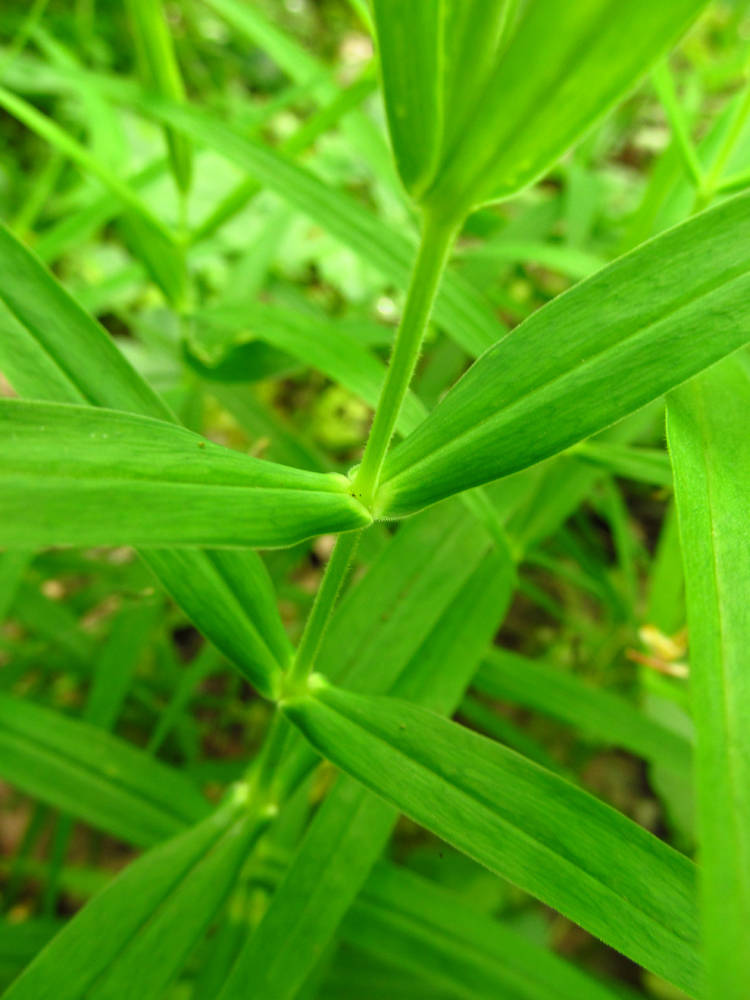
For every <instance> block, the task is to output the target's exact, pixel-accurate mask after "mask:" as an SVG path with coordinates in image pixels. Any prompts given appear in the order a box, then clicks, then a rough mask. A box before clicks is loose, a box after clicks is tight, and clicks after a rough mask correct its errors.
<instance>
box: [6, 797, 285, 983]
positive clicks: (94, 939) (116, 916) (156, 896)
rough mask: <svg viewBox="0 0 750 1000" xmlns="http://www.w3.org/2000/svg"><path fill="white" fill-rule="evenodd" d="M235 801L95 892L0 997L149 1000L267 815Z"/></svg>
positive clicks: (201, 930) (225, 891)
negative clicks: (254, 814)
mask: <svg viewBox="0 0 750 1000" xmlns="http://www.w3.org/2000/svg"><path fill="white" fill-rule="evenodd" d="M246 808H247V807H246V805H245V803H244V802H243V801H242V797H241V796H240V795H235V797H234V801H232V800H231V799H230V801H228V802H227V803H226V804H224V805H223V806H221V807H220V808H219V809H218V810H217V811H216V812H215V813H214V814H213V815H211V816H209V817H208V818H207V819H204V820H203V822H201V823H199V824H198V825H197V826H195V827H193V828H192V829H190V830H188V831H187V832H185V833H182V834H181V835H179V836H177V837H174V838H172V839H171V840H168V841H167V842H166V843H165V844H161V845H159V846H158V847H156V848H154V849H153V850H151V851H149V852H148V853H147V854H145V855H144V856H143V857H142V858H140V859H139V860H138V861H135V862H133V863H132V864H131V865H129V866H128V868H126V869H125V871H124V872H123V873H122V874H121V875H119V876H118V877H117V878H116V879H115V880H114V881H113V882H111V883H110V884H109V885H108V886H107V887H106V888H105V889H103V890H102V891H101V892H100V893H99V894H98V895H97V896H95V897H94V899H92V900H91V902H90V903H88V905H87V906H86V907H84V909H83V910H81V912H80V913H79V914H78V915H77V916H76V917H75V918H74V919H73V920H71V921H70V922H69V923H68V924H66V926H65V928H64V929H63V930H62V931H61V932H60V933H59V934H58V935H57V937H55V938H54V939H53V940H52V941H51V943H50V944H49V945H48V946H47V947H46V948H45V949H44V950H43V951H42V952H41V953H40V954H39V956H38V957H37V958H36V960H35V961H34V962H32V964H31V965H30V966H29V967H28V968H27V969H26V970H25V971H24V973H23V974H22V975H21V976H20V977H19V978H18V979H17V980H16V982H15V983H14V984H13V985H12V986H11V987H10V989H9V990H8V992H7V993H6V994H5V997H6V998H7V1000H32V998H33V1000H53V998H54V1000H84V998H86V1000H115V998H116V1000H156V998H157V997H160V996H162V995H163V991H164V990H165V989H166V987H167V986H168V985H169V983H170V982H171V980H172V979H173V978H174V976H175V975H176V974H177V973H178V972H179V970H180V968H181V967H182V965H183V964H184V962H185V960H186V959H187V958H188V956H189V955H190V952H191V951H192V949H193V948H194V947H195V945H196V944H197V943H198V941H199V940H200V939H201V938H202V937H203V935H204V934H205V932H206V929H207V928H208V926H209V925H210V924H211V922H212V920H213V919H214V916H215V915H216V912H217V910H218V909H219V907H220V906H221V905H222V903H223V902H224V900H225V899H226V897H227V896H228V895H229V893H230V892H231V890H232V889H233V887H234V885H235V881H236V878H237V875H238V873H239V870H240V867H241V866H242V863H243V861H244V860H245V858H246V856H247V853H248V851H249V850H250V848H251V847H252V845H253V843H254V841H255V840H256V839H257V837H258V835H259V833H260V832H261V831H262V829H263V826H264V825H265V824H266V823H267V818H263V819H260V820H259V819H258V818H257V817H256V816H253V815H250V814H248V813H247V812H246Z"/></svg>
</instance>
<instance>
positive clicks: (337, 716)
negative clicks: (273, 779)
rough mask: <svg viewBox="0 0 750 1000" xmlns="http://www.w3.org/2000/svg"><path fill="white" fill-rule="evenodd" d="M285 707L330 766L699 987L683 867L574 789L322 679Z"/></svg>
mask: <svg viewBox="0 0 750 1000" xmlns="http://www.w3.org/2000/svg"><path fill="white" fill-rule="evenodd" d="M313 690H314V695H312V696H307V697H304V698H300V699H299V700H293V701H291V700H290V701H289V702H287V703H286V704H285V710H286V712H287V713H288V715H289V717H290V718H291V719H292V721H294V722H295V723H296V724H297V725H298V726H299V727H300V728H301V729H302V731H303V732H304V733H305V735H306V736H307V738H308V739H309V740H310V741H311V742H312V744H313V745H314V746H315V747H316V748H317V749H318V750H319V751H320V752H321V753H322V754H324V755H325V756H326V757H328V759H329V760H331V761H333V762H334V763H335V764H337V765H338V766H339V767H342V768H343V769H345V770H346V771H347V772H348V773H349V774H351V775H353V776H354V777H356V778H357V779H358V780H359V781H361V782H363V783H364V784H366V785H367V786H368V787H369V788H371V789H372V790H373V791H375V792H376V793H377V794H379V795H381V796H383V797H384V798H385V799H386V800H387V801H389V802H391V803H392V804H393V805H395V806H397V807H398V808H399V809H401V810H402V811H403V812H405V813H406V814H407V815H408V816H410V817H411V818H412V819H413V820H415V821H416V822H418V823H421V824H422V825H424V826H426V827H427V828H428V829H429V830H432V832H433V833H435V834H437V835H438V836H439V837H442V838H443V839H444V840H446V841H448V842H449V843H451V844H453V845H454V846H455V847H457V848H459V850H462V851H464V852H465V853H467V854H469V855H470V856H471V857H473V858H475V859H476V860H477V861H479V862H481V863H482V864H484V865H486V866H487V867H488V868H490V869H491V870H493V871H495V872H497V874H499V875H501V876H502V877H504V878H507V879H509V880H510V881H512V882H514V883H515V884H516V885H519V886H520V887H521V888H523V889H525V890H526V891H527V892H530V893H531V894H532V895H535V896H537V897H538V898H539V899H541V900H543V901H544V902H546V903H547V904H548V905H550V906H553V907H555V909H557V910H559V911H560V912H561V913H563V914H565V915H566V916H567V917H569V918H570V919H571V920H574V921H575V922H576V923H579V924H580V925H581V926H582V927H584V928H586V930H588V931H590V932H591V933H593V934H595V935H596V936H597V937H600V938H601V939H602V940H603V941H606V942H607V943H608V944H610V945H611V946H612V947H614V948H617V949H618V950H620V951H622V952H623V953H624V954H626V955H627V956H628V957H630V958H632V959H633V960H634V961H636V962H638V963H640V964H641V965H643V966H645V967H646V968H647V969H651V970H652V971H654V972H656V973H658V974H659V975H662V976H664V977H665V978H666V979H669V980H670V981H671V982H673V983H675V984H676V985H678V986H680V988H682V989H685V990H687V991H688V992H690V993H697V992H700V989H701V966H700V960H699V958H698V955H697V951H696V949H697V945H698V931H697V912H696V899H695V873H694V869H693V866H692V865H691V863H690V862H689V861H688V860H687V859H686V858H684V857H682V856H681V855H679V854H677V853H676V852H675V851H673V850H672V849H671V848H669V847H667V846H666V845H665V844H664V843H662V842H661V841H659V840H657V839H656V837H654V836H652V835H651V834H649V833H647V832H646V831H645V830H643V829H642V828H641V827H639V826H637V825H636V824H635V823H633V822H632V821H631V820H628V819H626V818H625V817H624V816H622V815H621V814H620V813H618V812H616V811H615V810H614V809H611V808H610V807H609V806H606V805H604V804H603V803H601V802H599V801H598V800H596V799H594V798H593V797H592V796H590V795H588V794H587V793H585V792H583V791H581V790H579V789H578V788H576V787H575V786H574V785H570V784H568V783H567V782H566V781H565V780H563V779H562V778H559V777H558V776H557V775H555V774H552V773H551V772H548V771H545V770H544V769H543V768H540V767H539V766H537V765H535V764H532V763H530V762H528V761H526V760H525V759H524V758H523V757H520V756H519V755H518V754H515V753H514V752H513V751H511V750H507V749H506V748H505V747H501V746H500V745H498V744H496V743H493V742H491V741H490V740H487V739H484V738H483V737H481V736H478V735H477V734H476V733H473V732H471V731H469V730H466V729H463V728H462V727H460V726H458V725H456V724H455V723H452V722H449V721H447V720H445V719H441V718H440V717H439V716H437V715H434V714H432V713H431V712H427V711H425V710H424V709H422V708H418V707H416V706H413V705H409V704H407V703H405V702H399V701H396V700H394V699H383V698H371V697H364V696H361V695H353V694H349V693H347V692H344V691H342V690H340V689H338V688H333V687H331V686H330V685H329V684H328V683H327V682H326V681H325V680H323V679H322V678H320V679H319V680H316V681H315V682H314V683H313Z"/></svg>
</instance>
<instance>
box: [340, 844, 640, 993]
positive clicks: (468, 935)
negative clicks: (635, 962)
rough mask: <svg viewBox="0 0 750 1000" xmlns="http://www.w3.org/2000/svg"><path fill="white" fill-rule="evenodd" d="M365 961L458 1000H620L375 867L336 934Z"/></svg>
mask: <svg viewBox="0 0 750 1000" xmlns="http://www.w3.org/2000/svg"><path fill="white" fill-rule="evenodd" d="M342 937H343V939H344V941H345V942H346V943H347V944H348V945H350V946H353V947H355V948H358V949H359V950H361V951H362V952H364V953H365V954H369V955H372V956H373V957H375V958H379V959H380V960H381V961H383V962H384V963H385V964H387V965H395V966H396V967H397V968H399V969H402V970H404V971H407V972H414V973H417V974H418V975H420V977H423V978H424V979H426V980H428V981H429V982H431V983H432V984H433V985H434V986H435V987H439V988H440V987H442V988H444V989H447V990H448V991H449V992H450V993H451V994H452V995H455V996H456V997H462V998H464V1000H487V998H488V997H502V998H503V1000H615V998H616V997H618V996H619V995H620V994H619V993H618V992H615V991H613V990H610V989H609V988H608V987H607V986H605V985H604V983H599V982H598V981H597V980H596V979H594V978H593V977H591V976H588V975H586V973H585V972H582V971H580V970H579V969H577V968H576V967H575V966H574V965H572V964H571V963H570V962H566V961H564V960H563V959H562V958H560V957H559V956H557V955H555V954H554V952H551V951H547V950H546V949H545V948H541V947H539V945H537V944H535V943H533V942H532V941H530V940H529V939H528V938H527V937H525V936H522V935H520V934H519V933H517V932H516V931H513V930H512V929H511V928H510V927H508V926H506V925H504V924H503V923H502V922H500V921H498V920H492V919H491V918H490V917H487V916H484V915H483V914H481V913H477V912H476V910H473V909H470V908H469V907H468V906H466V904H465V903H464V902H463V901H462V900H461V899H460V898H459V897H458V896H456V895H455V894H453V893H450V892H447V891H446V890H445V889H442V888H440V887H439V886H437V885H434V884H433V883H431V882H429V881H428V880H427V879H425V878H422V877H420V876H419V875H416V874H415V873H414V872H410V871H408V870H407V869H405V868H397V867H396V866H395V865H392V864H387V863H381V864H379V865H378V866H377V867H376V869H375V870H374V871H373V873H372V875H371V876H370V878H369V879H368V880H367V883H366V884H365V887H364V890H363V892H362V893H361V895H360V896H359V898H358V900H357V902H356V904H355V905H354V907H353V908H352V910H351V913H350V914H349V915H348V916H347V918H346V921H345V922H344V925H343V928H342Z"/></svg>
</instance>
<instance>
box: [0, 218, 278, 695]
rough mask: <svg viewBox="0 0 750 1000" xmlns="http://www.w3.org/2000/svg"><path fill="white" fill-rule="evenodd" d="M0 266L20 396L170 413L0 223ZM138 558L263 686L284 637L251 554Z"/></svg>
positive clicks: (5, 357) (1, 312) (8, 367)
mask: <svg viewBox="0 0 750 1000" xmlns="http://www.w3.org/2000/svg"><path fill="white" fill-rule="evenodd" d="M0 265H1V266H0V300H1V302H0V332H1V334H2V335H0V369H1V370H2V371H3V373H4V375H5V376H6V377H7V378H8V379H9V380H10V382H11V384H12V385H13V387H14V388H15V389H16V391H17V392H18V393H19V394H20V395H22V396H26V397H31V398H35V399H48V400H54V401H55V402H60V403H85V402H88V403H92V404H94V405H95V406H106V407H110V408H112V409H117V410H126V411H128V412H132V413H139V414H142V415H144V416H147V417H155V418H157V419H161V420H171V419H174V418H173V416H172V414H171V411H170V410H169V408H168V407H167V406H166V404H165V403H164V402H163V400H161V398H160V397H159V396H158V395H157V394H156V393H155V392H154V391H153V389H151V387H150V386H149V385H148V384H147V383H146V382H145V381H144V380H143V379H142V378H141V377H140V376H139V375H138V374H137V372H136V371H135V370H134V369H133V368H132V367H131V366H130V365H129V364H128V362H127V361H126V360H125V358H124V357H123V356H122V354H121V353H120V352H119V351H118V350H117V348H116V346H115V345H114V343H113V342H112V338H111V337H110V336H109V335H108V334H107V333H106V332H105V331H104V329H103V328H102V327H101V325H100V324H99V323H97V322H96V321H95V320H94V319H92V318H91V316H89V315H88V314H87V313H86V312H85V311H84V310H83V309H82V308H81V306H80V305H79V304H78V303H77V302H76V301H75V300H74V299H73V298H72V297H71V296H70V295H69V294H68V293H67V292H66V291H65V289H64V288H63V287H62V285H61V284H60V283H59V282H58V281H57V280H56V279H55V278H54V277H53V276H52V275H51V274H50V273H49V271H47V270H46V269H45V268H44V266H43V265H42V264H41V262H40V261H39V260H38V259H37V258H36V257H35V256H34V255H33V254H32V253H31V252H30V251H29V250H28V249H26V247H24V246H23V244H22V243H20V242H19V241H18V240H17V239H16V238H15V237H14V236H13V235H12V234H11V233H10V232H9V231H8V230H7V229H6V228H4V227H3V226H0ZM147 561H148V562H149V565H150V566H151V567H152V569H153V570H154V572H155V573H156V574H157V575H158V577H159V579H160V580H161V581H162V583H163V584H164V586H165V587H166V588H167V590H168V591H169V593H170V594H171V595H172V596H173V597H174V598H175V600H176V601H177V602H178V604H180V606H181V607H182V608H183V609H184V610H185V612H186V613H187V614H188V615H189V616H190V617H191V619H192V620H193V621H194V622H195V623H196V624H197V625H198V627H199V628H200V629H201V631H202V632H203V633H204V634H205V635H207V636H208V637H209V638H210V639H211V641H212V642H213V643H214V644H215V645H216V646H217V647H218V648H219V649H221V650H223V651H225V653H226V655H227V656H229V657H230V659H231V660H232V661H233V662H234V663H235V664H237V665H238V666H239V667H240V669H241V670H242V671H243V672H244V673H245V674H246V676H248V677H249V678H250V679H251V680H252V682H253V683H254V684H256V686H258V688H259V690H261V691H262V692H263V693H265V694H267V693H269V692H270V691H271V690H272V689H273V686H274V683H275V680H276V679H278V678H277V675H278V672H279V671H278V668H277V667H276V666H274V667H273V669H272V670H269V669H268V668H267V666H266V665H267V664H268V662H269V655H270V650H271V649H275V650H282V651H283V652H282V653H281V654H278V653H277V657H278V664H279V665H280V666H285V665H286V663H287V662H288V659H289V640H288V639H287V637H286V632H285V629H284V625H283V623H282V621H281V618H280V616H279V613H278V610H277V608H276V605H275V600H274V598H273V594H272V593H271V592H270V591H271V587H270V581H269V580H268V574H267V572H266V570H265V567H264V566H263V564H262V562H261V559H260V557H259V556H258V554H257V553H255V552H253V551H251V550H249V549H247V550H244V551H229V550H227V551H224V552H222V553H221V555H220V556H216V555H215V554H210V553H204V552H199V551H197V550H193V551H187V550H182V551H179V552H177V551H170V550H167V549H161V550H158V551H157V550H151V551H150V552H149V555H148V559H147ZM240 581H241V585H240Z"/></svg>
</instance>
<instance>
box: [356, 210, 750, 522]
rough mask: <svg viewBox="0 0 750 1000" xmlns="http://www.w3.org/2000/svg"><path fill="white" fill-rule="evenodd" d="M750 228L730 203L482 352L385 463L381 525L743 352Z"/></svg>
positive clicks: (544, 452)
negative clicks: (699, 263)
mask: <svg viewBox="0 0 750 1000" xmlns="http://www.w3.org/2000/svg"><path fill="white" fill-rule="evenodd" d="M749 220H750V196H748V195H741V196H739V197H738V198H737V199H736V200H731V201H726V202H724V203H723V204H722V205H720V206H718V207H717V208H715V209H712V210H711V211H710V212H706V213H705V214H703V215H701V216H699V217H697V218H696V219H693V220H691V221H690V222H686V223H684V224H683V225H682V226H678V227H677V228H676V229H673V230H671V231H670V232H668V233H666V234H665V235H664V236H661V237H659V238H658V239H656V240H654V241H653V242H651V243H648V244H646V245H645V246H644V247H642V248H641V249H639V250H635V251H634V252H633V253H631V254H628V255H627V256H626V257H623V258H621V259H620V260H618V261H616V262H615V263H614V264H610V265H609V267H607V268H605V269H604V270H603V271H602V272H600V273H599V274H597V275H596V276H595V277H593V278H590V279H589V280H588V281H585V282H583V283H582V284H580V285H578V286H577V287H576V288H574V289H573V290H572V291H570V292H569V293H568V294H567V295H565V296H562V297H561V298H559V299H555V300H554V301H553V302H552V303H550V305H549V306H547V308H546V309H542V310H540V311H539V312H538V313H535V314H534V315H533V316H532V317H531V318H530V319H529V320H527V321H526V323H525V324H522V325H521V326H520V327H518V329H517V330H515V331H514V332H513V333H512V334H511V335H510V336H508V337H506V338H504V339H503V340H501V341H500V342H499V343H498V344H497V345H496V346H495V347H493V348H491V349H490V350H489V351H487V353H486V354H484V355H483V356H482V358H480V360H479V361H478V362H477V363H476V364H475V365H474V367H473V368H472V369H471V370H470V371H469V372H468V373H467V375H465V376H464V378H462V379H461V381H460V382H459V383H458V384H457V385H456V386H455V387H454V388H453V389H452V390H451V391H450V392H449V393H448V395H447V396H446V397H445V399H444V400H443V401H442V402H441V403H440V405H439V406H438V407H436V409H435V411H434V413H433V414H432V415H431V416H430V418H429V419H428V420H426V421H424V423H422V424H421V426H420V427H419V428H418V429H417V430H416V431H415V432H414V434H411V435H410V436H409V439H408V441H404V442H403V443H402V444H401V445H399V446H398V447H397V448H395V449H394V450H393V451H392V452H391V454H390V455H389V456H388V458H387V459H386V462H385V465H384V468H383V479H382V485H381V487H380V490H379V493H378V496H377V499H376V501H375V503H376V510H377V512H378V514H379V515H380V516H385V517H398V516H403V515H404V514H409V513H412V512H414V511H415V510H419V509H421V508H422V507H426V506H427V505H428V504H431V503H435V501H437V500H441V499H442V498H443V497H446V496H450V495H451V494H453V493H458V492H460V491H461V490H465V489H468V488H469V487H472V486H478V485H480V484H481V483H486V482H488V481H490V480H492V479H497V478H498V477H500V476H507V475H509V474H510V473H512V472H517V471H518V470H519V469H523V468H526V467H527V466H529V465H533V464H534V463H535V462H539V461H541V460H542V459H544V458H548V457H549V456H550V455H554V454H555V453H556V452H559V451H562V449H563V448H565V447H567V446H569V445H571V444H573V443H575V442H576V441H580V440H581V439H582V438H584V437H587V436H588V435H590V434H593V433H595V432H596V431H598V430H601V429H602V428H604V427H607V426H608V425H609V424H612V423H614V422H615V421H616V420H619V419H621V418H622V417H624V416H626V415H627V414H628V413H632V412H633V411H634V410H637V409H639V408H640V407H642V406H643V405H644V404H646V403H648V402H650V401H651V400H652V399H655V398H656V397H657V396H660V395H661V394H662V393H664V392H665V391H666V390H668V389H671V388H672V387H674V386H675V385H679V384H680V382H683V381H685V380H686V379H688V378H690V376H691V375H694V374H695V373H696V372H698V371H700V370H701V369H702V368H706V367H707V366H708V365H711V364H713V363H714V362H716V361H718V360H719V359H720V358H722V357H723V356H724V355H725V354H729V353H730V352H731V351H734V350H736V349H737V348H738V347H741V346H742V344H744V343H746V342H747V340H748V318H747V314H746V311H745V308H746V304H747V302H748V301H749V300H748V288H750V278H749V277H748V272H749V271H750V254H749V253H748V248H747V246H746V245H745V242H744V240H742V239H741V238H740V233H741V232H742V231H744V229H745V228H746V227H747V225H748V221H749ZM696 257H697V258H699V259H700V260H701V261H702V267H701V272H700V282H696V280H695V278H696V274H695V260H696ZM550 413H554V415H555V419H554V420H552V421H551V420H550V417H549V415H550Z"/></svg>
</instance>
